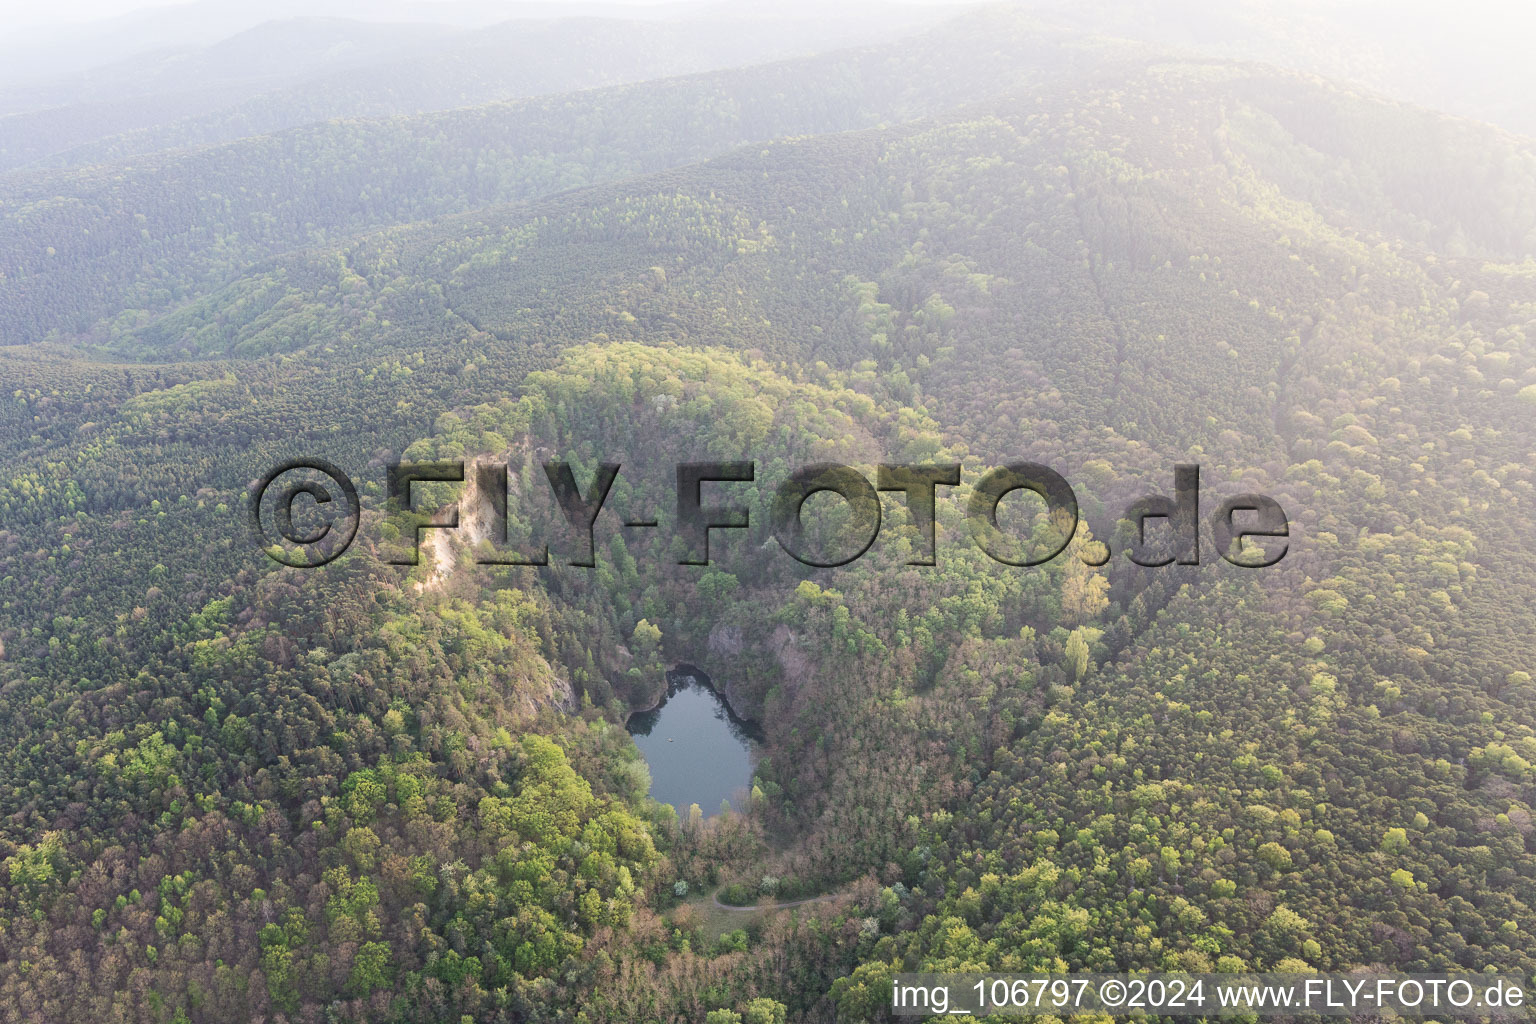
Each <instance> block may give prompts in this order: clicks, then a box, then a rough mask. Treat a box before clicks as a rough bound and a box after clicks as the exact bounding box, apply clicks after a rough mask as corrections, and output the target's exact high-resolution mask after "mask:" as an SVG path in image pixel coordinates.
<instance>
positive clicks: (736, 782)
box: [626, 665, 760, 818]
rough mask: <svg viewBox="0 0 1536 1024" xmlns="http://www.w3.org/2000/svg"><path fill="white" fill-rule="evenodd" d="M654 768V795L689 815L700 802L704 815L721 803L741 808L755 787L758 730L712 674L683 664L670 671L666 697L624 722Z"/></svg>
mask: <svg viewBox="0 0 1536 1024" xmlns="http://www.w3.org/2000/svg"><path fill="white" fill-rule="evenodd" d="M626 727H627V728H628V729H629V734H630V735H631V736H633V737H634V740H635V746H637V747H639V748H640V753H641V754H642V755H643V756H644V757H645V763H646V765H647V766H648V767H649V768H650V770H651V796H652V798H653V799H656V800H659V801H661V802H662V803H664V804H671V805H672V806H673V807H675V808H677V813H678V816H679V817H681V818H687V816H688V805H689V804H698V805H699V809H700V810H702V811H703V812H704V815H705V816H706V817H709V816H712V815H716V814H719V813H720V801H722V800H730V801H731V806H732V807H738V808H739V807H740V806H741V799H742V796H743V794H744V793H745V792H746V791H747V790H748V789H749V788H750V787H751V785H752V744H753V743H754V742H755V741H757V740H758V739H759V738H760V733H759V732H758V729H757V727H756V726H754V725H753V724H752V723H751V722H748V721H746V720H745V719H741V718H738V717H736V715H735V714H734V713H732V711H731V709H730V707H729V706H727V704H726V703H725V700H724V698H722V697H721V696H720V695H719V694H717V693H716V692H715V691H714V690H713V689H712V688H711V687H710V685H709V677H708V676H706V675H705V674H704V673H702V672H700V671H699V670H698V669H696V668H693V667H692V666H688V665H682V666H679V667H678V668H676V669H674V670H673V671H671V672H668V673H667V695H666V697H664V698H663V699H662V702H661V704H659V705H658V706H656V707H654V708H652V709H651V710H649V711H640V712H636V713H635V714H633V715H630V716H629V722H628V724H627V726H626Z"/></svg>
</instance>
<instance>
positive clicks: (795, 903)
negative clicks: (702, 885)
mask: <svg viewBox="0 0 1536 1024" xmlns="http://www.w3.org/2000/svg"><path fill="white" fill-rule="evenodd" d="M840 895H842V894H841V893H835V892H829V893H827V894H826V895H824V896H807V897H806V898H805V899H803V900H785V901H784V902H782V903H769V904H766V905H764V904H762V903H753V904H752V905H750V906H746V907H733V906H731V904H729V903H721V902H720V894H719V893H715V894H714V895H712V896H711V897H710V899H712V900H714V901H715V906H717V907H719V908H720V909H721V910H784V909H786V908H787V907H799V906H803V905H804V904H807V903H820V902H822V901H823V900H830V899H836V898H837V897H838V896H840Z"/></svg>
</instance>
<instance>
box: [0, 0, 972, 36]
mask: <svg viewBox="0 0 1536 1024" xmlns="http://www.w3.org/2000/svg"><path fill="white" fill-rule="evenodd" d="M186 2H187V0H41V2H40V0H0V25H4V26H7V27H9V28H11V29H16V28H44V27H49V26H58V25H68V24H72V23H73V24H78V23H80V22H89V21H97V20H100V19H102V18H110V17H113V16H114V15H118V14H127V13H129V12H131V11H140V10H144V9H146V8H149V7H171V6H175V5H176V4H184V3H186ZM228 2H229V5H230V6H231V7H250V6H255V7H259V6H260V5H261V4H262V2H263V0H228ZM423 2H426V3H431V2H433V0H423ZM542 2H543V3H548V4H551V5H557V4H563V3H568V4H573V5H574V4H578V3H582V2H584V0H542ZM602 2H604V3H611V4H629V5H644V4H653V3H663V2H666V0H602ZM908 2H916V3H955V2H962V0H908ZM507 4H508V6H509V7H510V6H514V5H515V4H516V0H507ZM4 34H5V29H4V28H0V43H3V39H4Z"/></svg>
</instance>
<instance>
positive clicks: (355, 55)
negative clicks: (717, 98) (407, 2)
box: [0, 4, 939, 171]
mask: <svg viewBox="0 0 1536 1024" xmlns="http://www.w3.org/2000/svg"><path fill="white" fill-rule="evenodd" d="M644 10H645V9H643V8H642V11H644ZM938 17H939V14H938V13H937V12H935V11H933V10H932V9H925V8H897V7H890V6H888V5H880V4H860V5H852V6H847V7H844V6H835V7H828V8H822V9H820V10H816V9H811V8H808V7H795V6H791V7H789V8H786V9H785V10H783V11H781V12H780V13H779V15H778V16H777V17H772V18H768V17H763V16H761V15H760V14H759V13H757V12H755V11H754V9H753V8H751V7H750V6H749V7H744V8H739V9H738V8H734V7H726V8H722V9H719V10H715V9H712V8H708V7H706V8H703V9H701V10H699V11H696V12H692V13H691V14H690V15H689V16H687V17H682V18H674V19H663V18H659V17H655V16H652V17H643V16H642V17H634V16H630V17H623V18H620V17H603V18H599V17H560V18H550V17H544V18H534V17H523V18H519V19H517V20H513V21H504V22H500V23H498V24H495V25H489V26H482V27H477V28H474V29H467V30H466V29H462V28H457V27H450V26H446V25H441V24H433V23H425V24H420V25H412V24H404V23H395V22H383V23H372V22H361V21H343V20H337V19H319V18H295V19H290V20H286V21H278V22H269V23H266V24H263V25H260V26H257V27H255V28H252V29H248V30H246V31H245V32H242V33H240V34H239V35H236V36H233V37H231V38H229V39H226V40H222V41H220V42H217V43H214V44H212V45H209V46H205V47H197V48H191V49H184V50H171V51H156V52H153V53H150V54H146V55H142V56H137V57H133V58H130V59H127V60H124V61H121V62H118V63H114V64H110V65H107V66H105V67H102V68H97V69H93V70H91V71H89V72H87V73H85V74H74V75H68V76H65V77H63V78H61V79H55V80H53V81H52V82H46V83H42V84H32V85H27V86H21V87H17V88H13V89H12V90H10V92H9V93H0V111H10V114H9V116H6V117H3V118H0V171H4V170H8V169H12V168H16V167H22V166H25V165H29V164H48V165H54V166H71V165H75V166H78V165H81V164H88V163H101V162H104V161H108V160H115V159H121V158H124V157H129V156H137V155H142V154H148V153H153V152H155V151H158V150H162V149H175V148H186V147H192V146H204V145H209V144H216V143H220V142H228V141H231V140H234V139H239V138H246V137H249V136H252V135H261V134H266V133H269V132H275V131H280V130H282V129H285V128H291V127H295V126H298V125H303V124H309V123H312V122H316V121H326V120H334V119H338V118H359V117H378V116H387V115H397V114H415V113H421V112H424V111H432V110H444V109H448V108H452V107H465V106H473V105H477V104H482V103H486V102H489V101H492V100H504V99H510V98H513V97H519V96H532V95H538V94H544V93H560V92H568V91H571V90H577V89H587V88H594V87H598V86H604V85H613V84H617V83H621V82H634V81H641V80H645V79H651V78H664V77H667V76H671V75H679V74H685V73H688V72H694V71H703V70H707V69H712V68H722V67H732V66H736V65H741V64H752V63H758V62H761V61H766V60H772V59H775V58H783V57H790V56H796V55H802V54H809V53H815V52H820V51H825V50H832V49H836V48H838V47H840V46H849V45H855V44H866V45H867V44H871V43H876V42H880V41H882V40H887V39H891V38H894V37H896V36H899V35H902V34H905V33H907V32H910V31H915V30H916V29H918V28H920V27H922V26H924V25H927V24H930V23H932V22H933V21H935V20H937V19H938Z"/></svg>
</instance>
